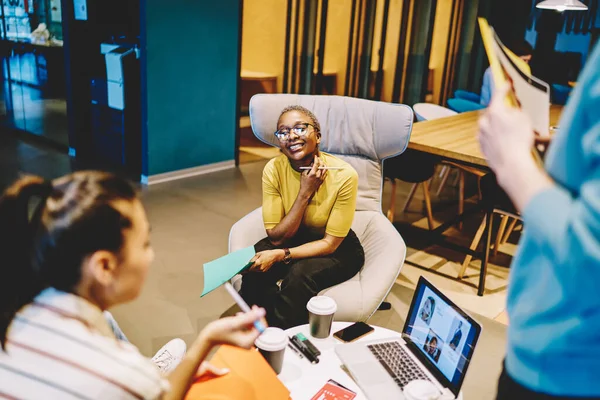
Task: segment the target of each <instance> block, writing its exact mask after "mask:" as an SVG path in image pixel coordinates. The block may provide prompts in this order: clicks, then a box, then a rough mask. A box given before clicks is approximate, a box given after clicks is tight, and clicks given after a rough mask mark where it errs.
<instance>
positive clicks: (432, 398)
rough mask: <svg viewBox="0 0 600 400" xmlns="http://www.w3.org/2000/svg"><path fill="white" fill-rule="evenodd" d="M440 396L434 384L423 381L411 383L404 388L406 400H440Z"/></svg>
mask: <svg viewBox="0 0 600 400" xmlns="http://www.w3.org/2000/svg"><path fill="white" fill-rule="evenodd" d="M440 395H441V393H440V390H439V389H438V388H437V387H436V386H435V385H434V384H433V383H431V382H429V381H426V380H422V379H418V380H414V381H411V382H409V383H408V385H406V386H405V387H404V397H405V398H406V400H438V399H439V398H440Z"/></svg>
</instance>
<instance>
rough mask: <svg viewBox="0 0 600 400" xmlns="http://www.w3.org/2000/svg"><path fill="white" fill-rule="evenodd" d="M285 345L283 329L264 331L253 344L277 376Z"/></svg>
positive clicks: (281, 364)
mask: <svg viewBox="0 0 600 400" xmlns="http://www.w3.org/2000/svg"><path fill="white" fill-rule="evenodd" d="M287 344H288V337H287V335H286V334H285V332H284V331H283V329H279V328H267V329H265V331H264V332H263V333H262V334H261V335H260V336H259V337H258V339H256V341H255V342H254V345H255V346H256V348H257V349H258V351H260V353H261V354H262V355H263V357H264V358H265V360H267V362H268V363H269V365H270V366H271V368H273V371H275V373H276V374H279V373H280V372H281V368H282V367H283V356H284V354H285V347H286V346H287Z"/></svg>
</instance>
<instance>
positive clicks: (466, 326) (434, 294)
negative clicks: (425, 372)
mask: <svg viewBox="0 0 600 400" xmlns="http://www.w3.org/2000/svg"><path fill="white" fill-rule="evenodd" d="M480 332H481V326H480V325H479V324H478V323H477V322H475V321H474V320H473V319H472V318H471V317H470V316H468V315H467V314H466V313H465V312H464V311H462V310H461V309H460V308H458V307H457V306H456V305H455V304H454V303H452V302H451V301H450V300H449V299H448V298H447V297H446V296H444V295H443V294H442V293H441V292H440V291H439V290H437V289H436V288H435V287H434V286H433V285H432V284H431V283H429V282H428V281H427V280H426V279H425V278H423V277H421V278H420V279H419V283H418V284H417V288H416V290H415V294H414V297H413V300H412V304H411V307H410V310H409V315H408V318H407V320H406V324H405V326H404V330H403V336H404V338H405V340H406V341H407V342H408V343H409V344H412V346H411V347H412V349H413V351H415V352H417V353H419V354H417V356H420V357H419V358H420V359H421V360H423V359H425V360H427V361H428V362H425V364H426V365H427V366H429V367H430V368H429V369H430V371H431V372H432V373H434V375H436V377H438V378H439V374H441V375H443V377H444V378H445V379H441V381H442V383H446V384H447V385H448V386H449V388H450V389H451V390H452V391H454V390H456V391H457V392H458V390H459V389H460V386H461V384H462V381H463V379H464V375H465V373H466V370H467V367H468V364H469V361H470V359H471V356H472V355H473V350H474V348H475V344H476V342H477V339H478V338H479V333H480ZM431 367H433V368H431ZM436 370H437V372H439V373H435V372H436ZM446 380H447V381H446ZM445 381H446V382H445ZM453 389H454V390H453Z"/></svg>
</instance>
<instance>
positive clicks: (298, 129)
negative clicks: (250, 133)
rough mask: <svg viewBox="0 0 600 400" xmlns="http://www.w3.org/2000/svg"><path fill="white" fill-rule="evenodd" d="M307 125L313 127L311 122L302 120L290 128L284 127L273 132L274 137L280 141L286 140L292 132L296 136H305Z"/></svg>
mask: <svg viewBox="0 0 600 400" xmlns="http://www.w3.org/2000/svg"><path fill="white" fill-rule="evenodd" d="M309 126H312V127H313V128H314V125H313V124H309V123H308V122H304V123H302V124H298V125H296V126H294V127H293V128H291V129H286V128H284V129H280V130H278V131H276V132H275V137H277V139H279V141H280V142H287V141H288V140H289V138H290V134H292V133H293V134H294V135H296V136H306V134H307V133H308V127H309Z"/></svg>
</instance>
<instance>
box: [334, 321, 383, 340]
mask: <svg viewBox="0 0 600 400" xmlns="http://www.w3.org/2000/svg"><path fill="white" fill-rule="evenodd" d="M374 330H375V328H373V327H372V326H370V325H367V324H365V323H364V322H357V323H355V324H352V325H350V326H348V327H346V328H344V329H342V330H340V331H337V332H336V333H334V334H333V337H334V338H336V339H338V340H341V341H342V342H345V343H350V342H354V341H355V340H358V339H360V338H362V337H364V336H366V335H368V334H369V333H371V332H373V331H374Z"/></svg>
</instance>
